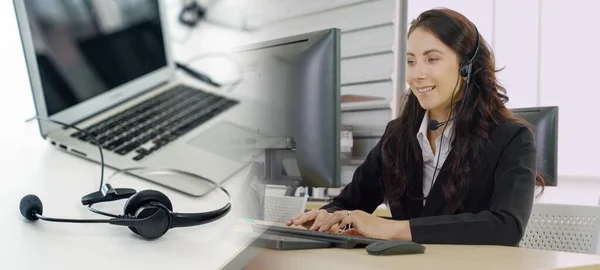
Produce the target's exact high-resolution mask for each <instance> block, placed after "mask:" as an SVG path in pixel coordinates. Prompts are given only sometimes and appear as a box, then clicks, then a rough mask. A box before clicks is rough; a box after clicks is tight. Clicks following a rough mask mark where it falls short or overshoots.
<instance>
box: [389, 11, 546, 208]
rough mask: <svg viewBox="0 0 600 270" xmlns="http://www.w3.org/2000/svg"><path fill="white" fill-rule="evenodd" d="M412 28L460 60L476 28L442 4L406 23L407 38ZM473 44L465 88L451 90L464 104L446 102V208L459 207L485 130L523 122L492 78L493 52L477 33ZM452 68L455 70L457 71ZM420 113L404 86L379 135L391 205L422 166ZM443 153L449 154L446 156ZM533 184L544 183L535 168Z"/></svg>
mask: <svg viewBox="0 0 600 270" xmlns="http://www.w3.org/2000/svg"><path fill="white" fill-rule="evenodd" d="M417 28H420V29H423V30H426V31H428V32H430V33H432V34H433V35H435V36H436V37H437V38H438V39H439V40H441V41H442V42H443V43H444V44H445V45H446V46H448V47H449V48H451V49H452V50H453V51H454V52H455V53H456V54H457V55H458V56H459V59H460V60H461V61H467V60H468V59H470V58H471V57H472V56H473V52H474V51H475V44H476V35H477V34H476V33H478V31H477V30H476V28H475V25H474V24H473V23H471V22H470V21H469V20H468V19H467V18H466V17H464V16H463V15H462V14H460V13H458V12H456V11H453V10H450V9H445V8H438V9H431V10H428V11H425V12H423V13H422V14H420V15H419V16H418V17H417V18H416V19H415V20H413V21H412V22H411V26H410V29H409V31H408V36H409V37H410V35H411V34H412V33H413V31H414V30H415V29H417ZM479 44H480V47H479V51H478V52H477V55H476V56H475V58H474V60H473V69H472V76H471V82H470V84H469V89H468V91H467V92H466V94H465V95H463V94H464V93H465V92H459V93H458V95H457V96H459V97H461V98H463V99H465V100H464V102H465V104H464V105H463V106H464V107H463V108H462V109H461V110H460V106H461V102H462V101H461V100H460V98H458V100H457V98H455V99H454V100H455V102H453V104H452V105H451V106H453V109H452V110H451V111H452V112H455V113H456V118H455V120H454V129H455V130H454V140H453V142H452V149H453V151H452V152H451V153H450V155H451V156H452V157H453V159H452V160H453V163H452V164H451V167H449V169H450V171H451V173H450V176H449V179H448V181H446V182H445V183H444V184H443V192H444V197H445V199H446V202H447V209H446V210H447V211H448V213H453V212H455V211H456V210H458V209H460V208H461V206H462V205H461V201H462V199H463V196H464V195H465V193H466V191H467V187H468V186H469V182H470V181H471V180H472V179H470V178H469V172H470V171H471V170H472V169H474V168H477V166H478V161H481V160H482V156H481V155H482V149H483V148H484V146H485V145H486V143H489V138H488V134H489V132H490V130H491V129H492V128H493V127H494V126H497V125H499V124H500V123H501V122H506V121H515V122H520V123H523V124H525V125H526V126H528V127H529V125H528V124H527V123H525V122H524V121H523V120H521V119H519V118H517V117H516V116H515V115H514V114H513V113H512V112H511V111H510V110H509V109H507V108H506V106H505V103H506V102H508V99H509V98H508V96H507V95H506V89H505V88H504V87H503V86H502V85H501V84H500V83H499V82H498V80H497V79H496V72H498V71H500V70H496V68H495V67H496V63H495V58H494V55H493V52H492V51H491V49H490V48H489V45H488V44H487V43H486V42H485V40H484V38H483V37H482V36H481V35H479ZM456 72H457V74H458V70H457V71H456ZM463 85H464V84H463ZM463 87H464V86H463ZM458 91H461V90H458ZM424 115H425V110H424V109H423V108H422V107H421V106H420V104H419V101H418V100H417V97H415V95H413V94H412V93H410V91H409V93H408V94H407V96H406V100H405V102H404V106H403V111H402V112H401V114H400V115H399V116H398V118H397V119H395V120H394V121H393V123H392V125H391V126H390V129H389V130H388V132H387V133H388V134H386V136H384V138H383V139H382V152H383V155H382V162H383V168H382V171H383V172H384V175H383V183H384V186H385V187H386V188H385V191H384V197H385V199H386V200H387V201H388V203H390V204H392V205H398V204H401V201H402V200H401V198H402V197H404V196H409V198H411V197H410V195H409V191H410V188H412V187H411V186H410V185H411V184H410V183H411V181H410V179H411V178H412V177H413V176H414V175H415V174H414V172H415V170H422V169H423V157H422V154H421V148H420V146H419V143H418V141H417V138H416V134H417V132H418V129H419V126H420V124H421V121H422V120H423V117H424ZM529 128H530V129H531V127H529ZM448 158H449V159H450V156H449V157H448ZM536 185H541V186H542V187H543V186H544V180H543V178H542V177H541V174H539V173H538V174H537V176H536ZM412 199H415V198H412ZM417 199H419V198H417ZM421 199H422V198H421Z"/></svg>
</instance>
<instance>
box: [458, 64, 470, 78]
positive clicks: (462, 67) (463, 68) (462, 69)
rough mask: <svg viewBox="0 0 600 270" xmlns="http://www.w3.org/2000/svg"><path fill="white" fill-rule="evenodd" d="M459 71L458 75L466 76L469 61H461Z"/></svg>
mask: <svg viewBox="0 0 600 270" xmlns="http://www.w3.org/2000/svg"><path fill="white" fill-rule="evenodd" d="M459 72H460V76H462V77H467V75H468V74H469V63H468V62H463V63H461V64H460V69H459Z"/></svg>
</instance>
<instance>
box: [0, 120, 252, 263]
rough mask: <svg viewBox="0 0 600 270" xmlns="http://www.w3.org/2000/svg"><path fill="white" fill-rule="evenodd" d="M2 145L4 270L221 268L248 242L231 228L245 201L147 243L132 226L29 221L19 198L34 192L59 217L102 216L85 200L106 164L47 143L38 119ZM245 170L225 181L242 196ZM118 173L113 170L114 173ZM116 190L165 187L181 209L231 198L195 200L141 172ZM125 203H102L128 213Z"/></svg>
mask: <svg viewBox="0 0 600 270" xmlns="http://www.w3.org/2000/svg"><path fill="white" fill-rule="evenodd" d="M10 130H11V132H10V133H4V134H3V135H2V140H3V141H4V142H5V143H3V144H2V146H0V160H1V163H0V164H2V166H1V168H2V178H3V181H2V187H1V188H0V202H1V207H0V215H1V216H2V219H0V242H1V243H2V245H1V248H0V258H1V260H0V268H1V269H82V268H83V267H85V269H90V270H91V269H106V267H107V266H108V265H112V266H113V267H114V266H118V267H117V269H126V267H132V268H131V269H146V270H150V269H161V270H164V269H217V268H219V267H220V266H221V265H222V264H223V263H225V262H226V261H227V260H229V259H230V258H231V257H232V256H234V255H235V254H236V253H237V252H238V251H240V250H241V249H243V248H244V247H245V245H246V243H245V242H243V240H241V239H236V238H234V236H231V235H232V234H230V233H229V232H230V231H231V228H232V226H233V225H234V224H235V221H236V217H237V215H238V214H239V213H238V212H236V211H235V209H236V206H239V204H236V203H235V202H234V203H233V208H232V212H231V213H230V214H229V215H228V216H227V217H226V218H224V219H221V220H219V221H217V222H214V223H210V224H207V225H203V226H196V227H190V228H181V229H173V230H170V231H169V232H167V234H166V235H164V236H163V237H162V238H159V239H157V240H155V241H146V240H142V239H141V238H139V237H137V235H135V234H133V233H132V232H131V231H130V230H129V229H128V228H127V227H121V226H113V225H108V224H71V223H50V222H45V221H41V220H38V221H37V223H29V222H28V221H26V220H25V219H24V218H23V217H22V216H21V214H20V212H19V202H20V200H21V198H22V197H23V196H24V195H25V194H28V193H34V194H36V195H38V196H39V197H40V198H41V200H42V202H43V204H44V214H45V215H48V216H54V217H73V218H101V217H102V216H99V215H96V214H94V213H91V212H89V211H88V210H87V208H86V207H84V206H83V205H81V203H80V199H81V197H82V196H83V195H84V194H87V193H89V192H92V191H94V190H96V189H97V188H98V185H99V173H100V170H99V168H100V167H99V165H98V164H95V163H92V162H88V161H85V160H83V159H80V158H77V157H75V156H72V155H69V154H66V153H62V152H60V151H58V150H55V149H53V148H52V147H51V146H50V145H49V144H47V143H46V142H44V141H43V140H42V139H41V137H39V133H38V130H37V123H35V122H31V123H28V124H24V123H21V124H16V125H11V126H10ZM245 171H246V170H244V171H242V172H241V173H240V174H239V177H238V176H236V177H235V178H234V179H231V180H229V181H226V182H225V183H224V186H225V187H226V188H227V189H228V190H229V191H230V192H231V193H232V196H234V197H235V196H237V194H239V191H240V189H239V187H240V186H241V184H240V182H241V181H243V180H245V174H244V173H245ZM111 173H112V170H107V171H106V174H107V175H110V174H111ZM115 180H117V181H118V182H117V181H115V182H112V185H113V186H114V187H129V188H135V189H136V190H138V191H139V190H142V189H149V188H154V189H158V190H160V191H162V192H164V193H165V194H166V195H167V196H169V198H170V199H171V201H172V203H173V208H174V210H176V211H180V212H192V211H205V210H212V209H216V208H217V207H219V206H221V205H223V204H224V203H225V202H226V197H225V195H221V194H219V193H216V192H215V193H214V196H209V197H208V198H206V199H194V198H190V197H187V196H184V195H180V194H179V193H176V192H174V191H171V190H168V189H165V188H161V187H158V186H156V185H153V184H152V183H150V182H147V181H144V180H140V179H137V178H134V177H127V176H119V177H118V179H117V178H115ZM124 202H125V201H124V200H122V201H117V202H110V203H105V204H104V205H98V207H99V208H100V207H102V208H101V209H103V210H109V211H111V212H113V213H122V211H123V205H124Z"/></svg>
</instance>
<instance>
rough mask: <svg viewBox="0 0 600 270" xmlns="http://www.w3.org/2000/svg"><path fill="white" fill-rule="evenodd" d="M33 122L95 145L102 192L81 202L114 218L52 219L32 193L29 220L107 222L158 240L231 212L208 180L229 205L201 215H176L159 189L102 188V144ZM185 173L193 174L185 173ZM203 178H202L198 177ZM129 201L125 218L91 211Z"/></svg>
mask: <svg viewBox="0 0 600 270" xmlns="http://www.w3.org/2000/svg"><path fill="white" fill-rule="evenodd" d="M34 119H38V120H44V121H49V122H52V123H55V124H58V125H61V126H64V127H68V128H73V129H76V130H78V131H80V132H82V133H84V134H86V135H87V136H89V137H90V139H91V140H92V141H93V142H94V143H96V145H97V146H98V149H99V150H100V160H101V174H100V190H99V191H96V192H92V193H90V194H88V195H85V196H84V197H83V198H82V199H81V203H82V204H83V205H87V206H88V209H89V210H90V211H92V212H94V213H97V214H101V215H104V216H108V217H111V219H66V218H51V217H45V216H42V214H43V210H44V209H43V205H42V201H41V200H40V199H39V198H38V196H36V195H33V194H29V195H26V196H24V197H23V198H22V199H21V202H20V204H19V210H20V211H21V214H22V215H23V217H25V218H26V219H28V220H30V221H36V220H38V219H41V220H45V221H51V222H66V223H108V224H112V225H119V226H127V227H129V229H130V230H131V231H132V232H134V233H135V234H137V235H140V236H142V237H143V238H146V239H156V238H159V237H161V236H163V235H164V234H165V233H167V231H168V230H169V229H172V228H180V227H190V226H197V225H202V224H206V223H209V222H212V221H215V220H218V219H220V218H222V217H224V216H225V215H226V214H227V213H228V212H229V211H230V210H231V201H230V200H231V197H230V195H229V192H227V190H226V189H224V188H223V187H221V186H220V185H217V184H216V183H215V182H213V181H210V180H208V179H204V178H201V179H204V180H205V181H209V182H211V183H212V184H213V185H214V186H216V187H218V188H219V189H220V190H222V191H223V192H224V193H225V194H226V195H227V197H228V199H229V202H228V203H227V204H226V205H225V206H223V207H221V208H219V209H217V210H213V211H208V212H199V213H176V212H173V205H172V204H171V200H169V198H168V197H167V196H166V195H165V194H163V193H162V192H160V191H157V190H142V191H140V192H136V191H135V190H134V189H129V188H117V189H113V188H112V187H111V186H110V185H109V184H106V185H103V178H104V156H103V153H102V146H101V144H100V143H99V142H98V141H97V140H96V138H94V137H93V136H92V135H91V134H89V133H88V132H86V131H84V130H81V129H79V128H77V127H75V126H73V125H69V124H65V123H61V122H59V121H55V120H51V119H45V118H40V117H35V118H34ZM183 173H184V174H190V173H186V172H183ZM199 178H200V177H199ZM121 199H127V201H126V202H125V207H124V209H123V210H124V214H123V215H114V214H110V213H106V212H102V211H100V210H96V209H94V208H92V205H93V204H95V203H101V202H108V201H116V200H121Z"/></svg>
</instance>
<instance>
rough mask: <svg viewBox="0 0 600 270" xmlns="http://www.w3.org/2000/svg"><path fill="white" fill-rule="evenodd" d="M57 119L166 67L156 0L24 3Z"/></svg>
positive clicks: (48, 100) (47, 99) (50, 109)
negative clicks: (60, 113)
mask: <svg viewBox="0 0 600 270" xmlns="http://www.w3.org/2000/svg"><path fill="white" fill-rule="evenodd" d="M24 4H25V9H26V12H27V17H28V22H29V26H30V31H31V34H32V40H33V46H34V48H35V54H36V60H37V65H38V72H39V74H40V79H41V84H42V88H43V92H44V98H45V103H46V108H47V110H48V114H49V115H53V114H55V113H58V112H60V111H62V110H65V109H67V108H69V107H72V106H74V105H76V104H79V103H81V102H83V101H86V100H88V99H91V98H93V97H95V96H98V95H100V94H102V93H105V92H108V91H110V90H111V89H113V88H115V87H118V86H121V85H123V84H125V83H127V82H129V81H132V80H134V79H136V78H139V77H141V76H143V75H145V74H148V73H150V72H152V71H155V70H157V69H159V68H162V67H164V66H166V65H167V59H166V55H165V48H164V43H163V33H162V30H161V22H160V13H159V3H158V0H102V1H94V0H44V1H37V0H25V3H24Z"/></svg>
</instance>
